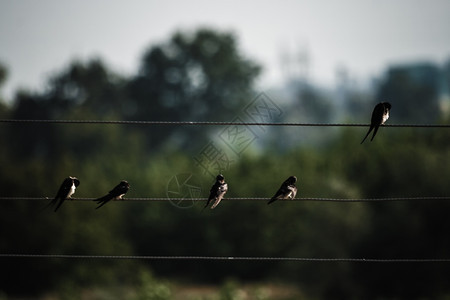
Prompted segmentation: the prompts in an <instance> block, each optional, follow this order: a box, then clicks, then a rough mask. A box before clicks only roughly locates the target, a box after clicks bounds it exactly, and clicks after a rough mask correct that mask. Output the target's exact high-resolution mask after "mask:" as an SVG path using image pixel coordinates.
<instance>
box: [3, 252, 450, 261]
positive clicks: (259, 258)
mask: <svg viewBox="0 0 450 300" xmlns="http://www.w3.org/2000/svg"><path fill="white" fill-rule="evenodd" d="M0 258H33V259H34V258H38V259H102V260H103V259H109V260H190V261H192V260H202V261H227V262H231V261H260V262H261V261H296V262H346V263H443V262H446V263H447V262H450V258H315V257H268V256H202V255H198V256H186V255H174V256H170V255H79V254H22V253H0Z"/></svg>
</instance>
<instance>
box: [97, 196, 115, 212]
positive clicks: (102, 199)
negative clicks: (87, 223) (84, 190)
mask: <svg viewBox="0 0 450 300" xmlns="http://www.w3.org/2000/svg"><path fill="white" fill-rule="evenodd" d="M111 199H112V198H111V197H110V195H105V196H103V197H100V198H97V199H95V200H94V201H96V202H97V204H100V205H99V206H97V207H96V208H95V209H99V208H100V207H102V206H103V205H105V204H106V203H108V201H109V200H111Z"/></svg>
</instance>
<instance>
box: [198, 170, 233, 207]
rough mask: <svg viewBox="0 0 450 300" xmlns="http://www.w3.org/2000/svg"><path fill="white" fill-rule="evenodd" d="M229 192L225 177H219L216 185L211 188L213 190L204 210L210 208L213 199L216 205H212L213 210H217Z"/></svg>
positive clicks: (220, 175)
mask: <svg viewBox="0 0 450 300" xmlns="http://www.w3.org/2000/svg"><path fill="white" fill-rule="evenodd" d="M227 191H228V184H227V183H226V182H225V177H223V175H222V174H219V175H217V177H216V183H214V185H213V186H212V187H211V190H210V191H209V197H208V201H207V202H206V205H205V206H204V207H203V209H205V208H206V207H208V205H209V203H210V202H211V200H213V199H214V203H213V205H211V209H214V208H216V206H217V205H219V203H220V201H221V200H222V198H223V196H224V195H225V193H226V192H227Z"/></svg>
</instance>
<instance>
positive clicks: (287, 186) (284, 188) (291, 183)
mask: <svg viewBox="0 0 450 300" xmlns="http://www.w3.org/2000/svg"><path fill="white" fill-rule="evenodd" d="M296 182H297V177H295V176H290V177H289V178H288V179H286V180H285V181H284V182H283V183H282V184H281V186H280V188H279V189H278V191H277V192H276V193H275V195H274V196H273V197H272V198H271V199H270V200H269V202H267V204H270V203H272V202H274V201H276V200H278V199H294V198H295V195H297V187H296V186H295V183H296Z"/></svg>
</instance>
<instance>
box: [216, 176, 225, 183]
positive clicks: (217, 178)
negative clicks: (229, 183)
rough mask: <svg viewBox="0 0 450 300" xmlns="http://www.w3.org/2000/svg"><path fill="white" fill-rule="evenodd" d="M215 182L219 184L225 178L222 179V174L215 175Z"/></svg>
mask: <svg viewBox="0 0 450 300" xmlns="http://www.w3.org/2000/svg"><path fill="white" fill-rule="evenodd" d="M216 180H217V181H219V182H220V183H222V182H224V181H225V177H223V175H222V174H219V175H217V177H216Z"/></svg>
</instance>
